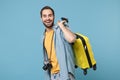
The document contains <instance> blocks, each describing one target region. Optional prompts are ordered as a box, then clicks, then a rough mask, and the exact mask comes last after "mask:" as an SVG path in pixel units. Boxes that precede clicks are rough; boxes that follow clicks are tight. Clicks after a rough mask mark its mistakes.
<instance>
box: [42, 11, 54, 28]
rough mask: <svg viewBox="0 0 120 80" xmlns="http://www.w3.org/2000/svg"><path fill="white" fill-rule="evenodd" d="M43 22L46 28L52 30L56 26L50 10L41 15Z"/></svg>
mask: <svg viewBox="0 0 120 80" xmlns="http://www.w3.org/2000/svg"><path fill="white" fill-rule="evenodd" d="M41 20H42V22H43V24H44V25H45V27H46V28H52V26H53V24H54V14H53V12H52V11H51V10H50V9H44V10H43V11H42V14H41Z"/></svg>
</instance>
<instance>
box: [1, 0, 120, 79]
mask: <svg viewBox="0 0 120 80" xmlns="http://www.w3.org/2000/svg"><path fill="white" fill-rule="evenodd" d="M45 5H49V6H51V7H53V8H54V10H55V13H56V19H55V23H56V21H57V20H59V19H60V18H61V17H62V16H65V17H67V18H69V25H70V28H71V30H72V31H73V32H80V33H82V34H84V35H87V36H88V37H89V39H90V42H91V44H92V48H93V51H94V56H95V59H96V61H97V71H93V70H92V69H90V70H88V74H87V75H86V76H84V75H83V74H82V70H81V69H76V80H120V75H119V74H120V62H119V61H120V58H119V56H120V0H75V1H72V0H0V80H42V79H43V76H44V74H43V70H42V68H41V67H42V66H43V63H42V61H43V60H42V49H41V37H42V34H43V33H42V32H43V30H44V26H43V24H42V22H41V20H40V15H39V11H40V9H41V8H42V7H43V6H45Z"/></svg>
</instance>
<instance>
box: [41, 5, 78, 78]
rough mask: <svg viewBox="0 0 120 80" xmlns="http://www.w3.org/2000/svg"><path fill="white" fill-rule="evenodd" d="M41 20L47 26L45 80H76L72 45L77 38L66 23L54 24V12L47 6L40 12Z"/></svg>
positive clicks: (44, 42)
mask: <svg viewBox="0 0 120 80" xmlns="http://www.w3.org/2000/svg"><path fill="white" fill-rule="evenodd" d="M40 15H41V20H42V22H43V24H44V26H45V32H44V39H43V55H44V66H43V69H44V71H45V78H46V79H45V80H75V77H74V69H75V68H74V55H73V51H72V47H71V43H73V42H74V41H75V40H76V36H75V34H74V33H72V32H71V31H70V30H69V29H68V27H66V26H65V25H64V23H65V21H64V20H63V21H58V22H57V25H55V24H54V19H55V13H54V10H53V9H52V8H51V7H49V6H45V7H43V8H42V9H41V11H40Z"/></svg>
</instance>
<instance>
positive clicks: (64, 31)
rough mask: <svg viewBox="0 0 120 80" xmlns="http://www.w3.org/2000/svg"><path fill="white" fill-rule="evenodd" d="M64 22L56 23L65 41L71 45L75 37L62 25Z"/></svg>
mask: <svg viewBox="0 0 120 80" xmlns="http://www.w3.org/2000/svg"><path fill="white" fill-rule="evenodd" d="M64 22H65V21H58V23H57V24H58V26H59V27H60V29H61V30H62V32H63V34H64V36H65V39H66V40H67V41H68V42H69V43H73V42H74V41H75V40H76V35H75V34H74V33H72V32H71V31H70V30H69V29H68V28H67V27H65V26H64V25H63V23H64Z"/></svg>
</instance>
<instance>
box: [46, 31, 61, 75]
mask: <svg viewBox="0 0 120 80" xmlns="http://www.w3.org/2000/svg"><path fill="white" fill-rule="evenodd" d="M53 33H54V31H53V30H52V31H50V32H46V33H45V44H44V45H45V48H46V50H47V55H48V59H50V62H51V64H52V69H51V73H52V74H54V73H58V72H59V71H60V67H59V64H58V60H57V57H56V53H55V48H54V39H53V40H52V38H53ZM52 41H53V42H52ZM51 42H52V43H51ZM51 44H52V46H51ZM51 47H52V48H51Z"/></svg>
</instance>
